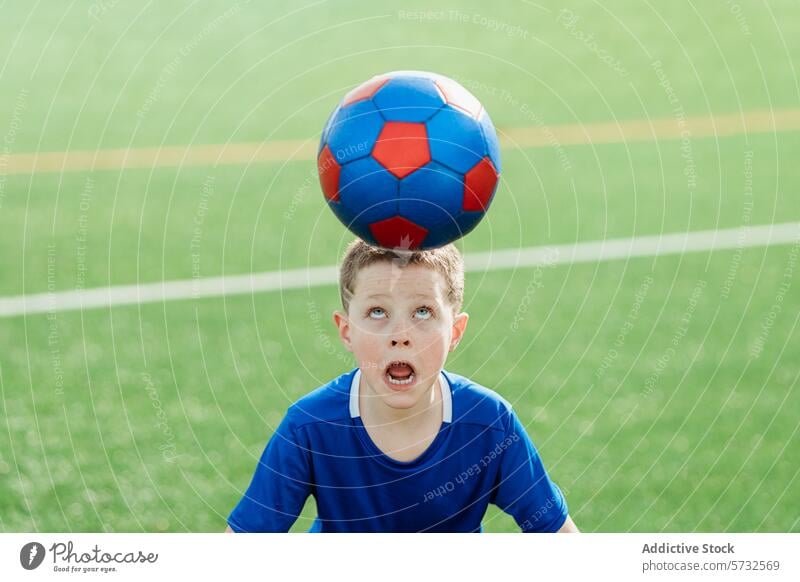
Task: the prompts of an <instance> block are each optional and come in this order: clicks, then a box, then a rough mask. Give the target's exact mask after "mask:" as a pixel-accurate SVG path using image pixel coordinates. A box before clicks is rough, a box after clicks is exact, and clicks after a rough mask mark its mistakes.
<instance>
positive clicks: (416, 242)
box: [369, 216, 428, 250]
mask: <svg viewBox="0 0 800 582" xmlns="http://www.w3.org/2000/svg"><path fill="white" fill-rule="evenodd" d="M369 230H370V232H372V236H374V237H375V240H376V241H378V244H379V245H381V246H382V247H384V248H387V249H407V250H410V249H416V248H418V247H419V246H420V245H421V244H422V241H424V240H425V237H426V236H428V229H427V228H423V227H421V226H420V225H418V224H415V223H413V222H411V221H410V220H406V219H405V218H403V217H402V216H393V217H392V218H387V219H386V220H380V221H378V222H373V223H372V224H370V225H369Z"/></svg>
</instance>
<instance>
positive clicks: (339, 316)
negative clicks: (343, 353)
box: [333, 311, 353, 352]
mask: <svg viewBox="0 0 800 582" xmlns="http://www.w3.org/2000/svg"><path fill="white" fill-rule="evenodd" d="M333 323H334V324H336V327H337V328H338V330H339V339H341V340H342V343H343V344H344V347H345V348H347V351H348V352H352V351H353V347H352V345H351V344H350V321H349V320H348V319H347V314H345V313H342V312H341V311H334V312H333Z"/></svg>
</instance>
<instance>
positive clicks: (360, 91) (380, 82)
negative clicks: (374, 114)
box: [342, 76, 390, 107]
mask: <svg viewBox="0 0 800 582" xmlns="http://www.w3.org/2000/svg"><path fill="white" fill-rule="evenodd" d="M389 79H390V77H386V76H382V77H374V78H372V79H370V80H369V81H366V82H364V83H361V84H360V85H359V86H358V87H356V88H355V89H353V90H352V91H350V92H349V93H348V94H347V95H345V96H344V99H342V107H346V106H347V105H350V104H352V103H355V102H356V101H363V100H364V99H369V98H370V97H372V96H373V95H375V93H377V92H378V89H380V88H381V87H383V86H384V85H385V84H386V83H387V82H388V81H389Z"/></svg>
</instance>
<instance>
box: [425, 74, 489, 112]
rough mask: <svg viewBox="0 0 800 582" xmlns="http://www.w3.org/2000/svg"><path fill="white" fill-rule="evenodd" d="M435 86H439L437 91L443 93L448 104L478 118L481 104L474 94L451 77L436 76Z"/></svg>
mask: <svg viewBox="0 0 800 582" xmlns="http://www.w3.org/2000/svg"><path fill="white" fill-rule="evenodd" d="M436 86H437V87H438V88H439V91H441V92H442V95H444V99H445V101H447V102H448V103H449V104H450V105H452V106H453V107H458V108H459V109H460V110H461V111H464V112H465V113H466V114H467V115H469V116H470V117H472V118H474V119H478V116H479V115H480V114H481V109H483V105H481V102H480V101H478V99H477V98H476V97H475V95H473V94H472V93H470V92H469V91H467V90H466V89H464V87H462V86H461V85H459V84H458V83H456V82H455V81H453V80H452V79H446V78H438V79H436Z"/></svg>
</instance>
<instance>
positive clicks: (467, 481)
mask: <svg viewBox="0 0 800 582" xmlns="http://www.w3.org/2000/svg"><path fill="white" fill-rule="evenodd" d="M360 376H361V371H360V370H359V369H356V370H353V371H351V372H348V373H347V374H343V375H342V376H339V377H338V378H336V379H335V380H332V381H331V382H329V383H328V384H326V385H324V386H322V387H320V388H318V389H317V390H315V391H314V392H312V393H310V394H308V395H307V396H305V397H304V398H302V399H300V400H299V401H298V402H296V403H295V404H294V405H292V406H291V407H290V408H289V410H288V412H287V413H286V416H285V417H284V419H283V421H282V422H281V424H280V426H278V429H277V430H276V431H275V434H273V436H272V438H271V439H270V440H269V443H268V444H267V446H266V448H265V450H264V453H263V454H262V456H261V460H260V462H259V464H258V466H257V467H256V471H255V475H254V476H253V480H252V482H251V483H250V486H249V487H248V489H247V492H246V493H245V495H244V497H243V498H242V499H241V501H239V503H238V505H237V506H236V507H235V508H234V510H233V511H232V512H231V514H230V516H229V517H228V525H230V527H231V529H233V530H234V531H236V532H285V531H288V530H289V528H290V527H291V526H292V524H293V523H294V522H295V520H296V519H297V516H298V515H299V514H300V512H301V510H302V509H303V506H304V504H305V502H306V499H307V498H308V496H309V495H313V496H314V498H315V499H316V502H317V512H318V517H317V519H316V520H315V522H314V524H313V526H312V527H311V531H321V532H478V531H481V530H482V528H481V519H482V518H483V516H484V514H485V513H486V508H487V506H488V504H489V503H493V504H495V505H497V506H498V507H500V508H501V509H503V510H504V511H505V512H507V513H509V514H510V515H512V516H513V517H514V519H515V520H516V522H517V523H518V524H519V526H520V528H521V529H522V531H525V532H534V531H542V532H553V531H557V530H558V529H559V528H560V527H561V526H562V524H563V523H564V521H565V520H566V518H567V504H566V501H565V500H564V496H563V495H562V494H561V491H560V490H559V488H558V487H557V486H556V485H555V484H554V483H553V482H552V481H551V480H550V478H549V477H548V475H547V472H546V471H545V469H544V466H543V465H542V461H541V459H540V457H539V454H538V453H537V451H536V448H535V447H534V446H533V443H532V442H531V440H530V438H529V437H528V435H527V433H526V432H525V429H524V427H523V426H522V425H521V423H520V421H519V419H518V418H517V416H516V414H515V413H514V411H513V410H512V409H511V405H510V404H509V403H508V402H507V401H506V400H504V399H503V398H502V397H500V396H499V395H498V394H496V393H495V392H493V391H492V390H489V389H488V388H484V387H482V386H479V385H477V384H475V383H473V382H472V381H470V380H469V379H467V378H465V377H463V376H459V375H457V374H452V373H450V372H446V371H442V382H441V386H442V409H443V419H442V425H441V428H440V429H439V432H438V434H437V435H436V437H435V438H434V440H433V442H432V443H431V444H430V446H429V447H428V448H427V449H426V450H425V452H424V453H422V454H421V455H420V456H419V457H417V458H416V459H414V460H413V461H410V462H402V461H397V460H395V459H392V458H391V457H388V456H387V455H385V454H383V452H381V450H380V449H379V448H378V447H377V446H376V445H375V443H374V442H373V441H372V439H371V438H370V436H369V434H368V433H367V430H366V428H365V427H364V424H363V423H362V421H361V416H360V413H359V406H358V390H359V380H360Z"/></svg>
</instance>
